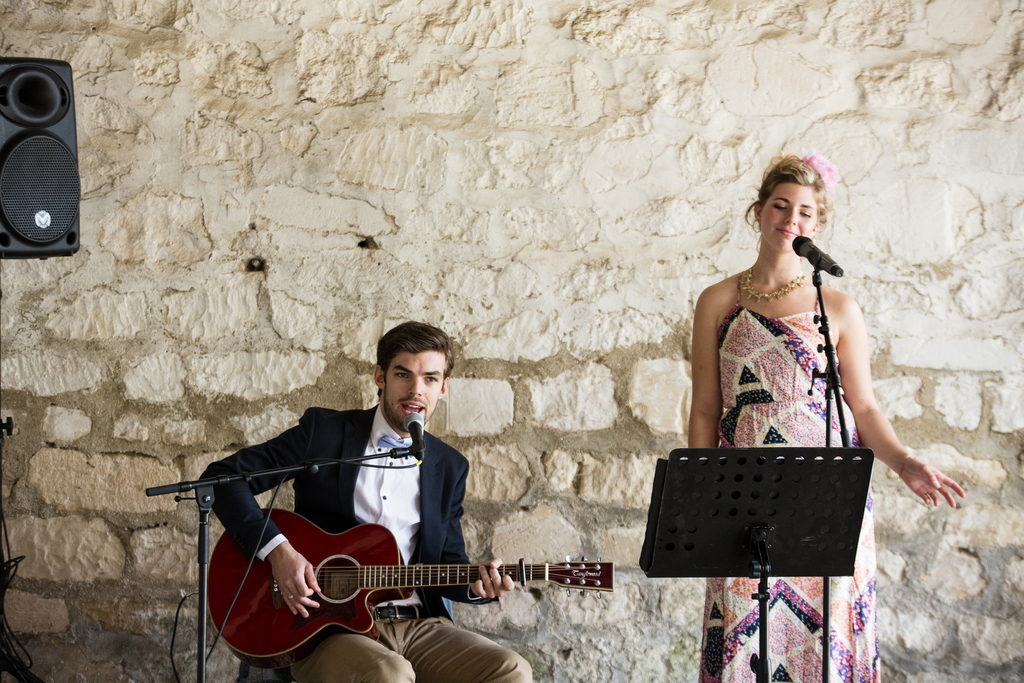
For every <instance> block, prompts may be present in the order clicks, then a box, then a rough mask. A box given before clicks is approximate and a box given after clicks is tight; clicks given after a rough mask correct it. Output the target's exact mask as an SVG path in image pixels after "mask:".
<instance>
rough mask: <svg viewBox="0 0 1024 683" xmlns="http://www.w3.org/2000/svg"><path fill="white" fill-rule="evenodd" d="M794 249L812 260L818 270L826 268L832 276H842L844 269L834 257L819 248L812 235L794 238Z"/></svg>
mask: <svg viewBox="0 0 1024 683" xmlns="http://www.w3.org/2000/svg"><path fill="white" fill-rule="evenodd" d="M793 251H795V252H796V253H797V254H799V255H800V256H803V257H804V258H805V259H807V260H808V261H810V263H811V265H812V266H814V268H815V269H816V270H824V271H825V272H826V273H828V274H829V275H831V276H832V277H842V276H843V269H842V268H840V267H839V264H838V263H836V262H835V261H833V260H832V257H831V256H829V255H828V254H826V253H825V252H823V251H822V250H821V249H818V247H817V246H815V244H814V242H812V241H811V238H810V237H804V236H803V235H801V236H800V237H797V238H796V239H794V240H793Z"/></svg>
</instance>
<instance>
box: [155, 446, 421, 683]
mask: <svg viewBox="0 0 1024 683" xmlns="http://www.w3.org/2000/svg"><path fill="white" fill-rule="evenodd" d="M411 454H412V453H411V451H410V449H408V448H395V449H392V450H391V451H390V452H389V453H375V454H373V455H364V456H360V457H358V458H348V459H346V460H332V459H323V460H307V461H306V462H303V463H300V464H298V465H288V466H286V467H275V468H273V469H269V470H258V471H255V472H241V473H239V474H222V475H220V476H216V477H207V478H206V479H195V480H192V481H179V482H178V483H176V484H166V485H164V486H153V487H151V488H148V489H146V495H147V496H164V495H167V494H168V493H174V494H181V493H185V492H187V491H195V492H196V495H195V497H194V498H184V497H182V496H181V495H175V496H174V500H175V501H177V502H180V501H182V500H194V501H196V505H197V506H198V508H199V531H198V537H197V540H196V546H197V548H198V550H199V553H198V557H197V562H198V563H199V606H198V607H197V616H198V620H197V622H196V629H197V631H198V633H197V635H196V682H197V683H206V607H207V601H208V599H209V590H210V510H212V509H213V503H214V500H215V496H214V492H213V489H214V487H215V486H219V485H221V484H229V483H231V482H233V481H245V482H246V483H248V482H249V481H250V480H251V479H257V478H260V477H269V476H273V475H275V474H290V473H291V472H301V471H303V470H305V471H307V472H309V473H310V474H316V473H317V472H319V471H320V466H321V465H341V464H346V463H351V464H359V463H361V462H363V461H366V460H375V459H377V458H382V457H387V456H388V455H390V456H391V457H395V458H400V457H404V456H407V455H411ZM172 656H173V653H172Z"/></svg>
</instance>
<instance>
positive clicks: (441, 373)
mask: <svg viewBox="0 0 1024 683" xmlns="http://www.w3.org/2000/svg"><path fill="white" fill-rule="evenodd" d="M453 364H454V352H453V349H452V344H451V340H450V339H449V338H448V335H446V334H445V333H444V332H443V331H442V330H440V329H438V328H436V327H432V326H430V325H426V324H424V323H418V322H406V323H403V324H401V325H399V326H398V327H395V328H394V329H392V330H390V331H389V332H388V333H386V334H385V335H384V336H383V337H381V339H380V341H379V343H378V346H377V366H376V368H375V369H374V381H375V382H376V384H377V388H378V396H379V397H380V403H379V405H378V406H377V407H376V408H374V409H371V410H368V411H361V410H352V411H345V412H339V411H335V410H330V409H326V408H310V409H309V410H307V411H306V413H305V414H304V415H303V416H302V418H301V419H300V421H299V424H298V425H297V426H295V427H293V428H291V429H289V430H287V431H285V432H284V433H282V434H281V435H279V436H277V437H275V438H274V439H271V440H270V441H267V442H266V443H263V444H260V445H257V446H252V447H250V448H245V449H242V450H241V451H239V452H237V453H235V454H234V455H232V456H230V457H228V458H225V459H224V460H221V461H219V462H215V463H213V464H211V465H210V466H209V467H208V468H207V470H206V471H205V472H204V473H203V475H202V476H203V478H207V477H216V476H219V475H224V474H235V473H241V472H253V471H258V470H265V469H272V468H277V467H284V466H288V465H295V464H298V463H302V462H304V461H307V460H311V459H337V460H342V461H345V460H349V459H354V458H361V457H363V456H367V455H374V454H378V453H379V454H382V456H383V457H381V458H379V459H376V460H369V461H363V462H358V463H357V462H350V463H343V464H340V465H334V466H331V467H323V468H320V471H319V472H316V473H313V472H310V471H302V472H300V473H298V474H297V475H287V476H288V477H294V479H295V482H294V489H295V512H296V513H298V514H299V515H301V516H302V517H305V518H306V519H307V520H309V521H310V522H311V523H312V524H314V525H316V526H317V527H319V528H320V529H323V530H324V531H326V532H329V533H332V534H336V533H340V532H344V531H347V530H348V529H351V528H353V527H356V526H358V525H360V524H364V523H375V524H379V525H382V526H384V527H387V529H389V530H390V531H391V533H392V534H393V535H394V537H395V541H396V543H397V545H398V550H399V551H400V553H401V559H402V560H403V561H404V563H406V564H408V563H409V562H410V561H413V562H417V563H423V564H436V563H456V564H467V563H468V558H467V556H466V549H465V542H464V540H463V536H462V522H461V520H462V514H463V508H462V502H463V498H464V497H465V493H466V477H467V473H468V470H469V463H468V462H467V460H466V458H465V457H463V456H462V455H461V454H460V453H459V452H458V451H456V450H455V449H453V448H452V447H450V446H448V445H447V444H445V443H443V442H442V441H440V440H439V439H437V438H435V437H433V436H431V435H430V434H426V433H424V434H423V437H422V439H423V442H422V443H423V453H422V455H421V456H420V458H421V462H422V465H421V466H415V465H414V463H416V459H415V458H407V457H406V458H402V457H398V458H394V457H388V456H387V454H388V453H389V452H390V451H391V450H392V449H394V448H408V447H409V442H410V441H411V438H410V434H409V432H408V431H406V430H407V429H408V428H409V425H410V424H411V421H417V420H418V419H419V418H412V419H411V420H410V418H408V417H407V416H408V415H410V414H412V413H418V414H419V415H420V416H421V417H422V420H423V421H426V420H429V418H430V416H431V414H432V413H433V412H434V408H435V407H436V405H437V401H438V399H440V398H441V397H443V396H444V395H445V394H447V392H448V380H449V375H450V374H451V371H452V366H453ZM421 424H422V423H421ZM367 464H370V465H376V466H375V467H371V466H366V465H367ZM279 479H280V478H279V477H277V478H271V477H262V478H259V479H255V478H254V479H251V480H250V481H249V482H248V483H245V482H244V481H239V482H232V483H229V484H222V485H219V486H218V487H217V489H216V503H215V505H214V512H215V513H216V514H217V516H218V518H219V519H220V520H221V522H222V523H223V524H224V527H225V529H226V531H227V534H228V535H229V536H230V538H231V539H232V540H234V542H235V543H236V544H237V545H238V548H239V549H240V550H241V551H242V553H244V554H245V555H247V556H251V555H252V554H253V553H254V552H255V555H256V558H257V559H258V560H265V561H266V562H268V563H269V564H270V567H271V573H272V575H273V579H274V581H275V582H276V590H278V591H280V597H281V598H283V605H284V606H285V607H287V609H288V610H290V612H291V613H292V615H294V616H295V620H296V622H299V621H301V620H302V619H307V618H310V617H315V616H316V612H317V610H318V609H320V608H321V603H322V601H323V598H324V597H325V595H329V594H330V593H329V592H327V593H326V594H325V593H324V592H323V591H322V590H321V586H320V585H319V582H318V577H317V573H316V568H315V567H314V566H313V565H312V564H311V563H310V562H309V561H308V560H307V559H306V558H305V557H304V556H303V555H302V554H301V553H299V552H298V551H297V550H296V549H295V548H294V547H293V546H292V543H290V542H289V540H288V538H286V537H285V535H284V534H282V533H281V532H280V530H279V529H278V528H277V525H276V524H275V523H274V519H273V518H271V519H270V521H269V522H265V516H264V514H263V511H262V510H261V509H260V506H259V504H258V503H257V502H256V499H255V495H256V494H258V493H262V492H263V491H266V490H268V489H270V488H271V487H273V486H276V485H277V484H278V483H279ZM265 523H266V531H265V532H263V534H262V536H261V531H262V530H263V529H264V524H265ZM500 566H501V560H498V559H494V560H492V561H491V563H490V565H489V566H483V567H479V578H478V579H477V580H476V581H475V583H472V584H470V585H469V586H468V587H467V586H466V585H445V586H427V587H420V588H417V589H416V590H415V592H414V593H413V594H412V595H411V597H409V598H405V599H396V600H389V601H387V602H386V603H381V604H379V605H377V606H376V608H375V609H374V611H373V618H374V626H375V630H376V631H377V632H378V633H379V638H378V639H373V638H371V637H367V636H366V635H362V634H360V633H353V632H347V631H344V630H341V631H340V632H332V633H331V634H330V635H327V636H326V637H324V639H323V640H322V642H320V643H319V645H317V646H316V647H315V649H313V650H312V652H311V653H310V654H309V655H308V656H306V657H304V658H303V659H301V661H298V662H296V663H293V664H292V665H291V676H292V677H293V678H294V679H295V680H296V681H300V682H301V683H341V682H342V681H344V682H345V683H348V682H349V681H360V682H362V683H377V682H380V683H396V682H398V683H401V682H406V681H408V682H410V683H411V682H412V681H419V682H420V683H424V682H428V683H429V682H431V681H436V682H438V683H441V682H442V681H443V682H445V683H462V682H465V683H482V682H484V681H487V682H489V683H529V682H530V681H532V678H533V674H532V671H531V669H530V665H529V663H528V662H527V661H526V660H525V659H524V658H523V657H521V656H520V655H519V654H517V653H515V652H513V651H511V650H508V649H506V648H503V647H501V646H499V645H497V644H496V643H493V642H491V641H490V640H488V639H487V638H484V637H483V636H480V635H478V634H475V633H470V632H468V631H465V630H463V629H460V628H457V627H455V626H454V624H453V623H452V615H451V608H450V602H451V601H456V602H465V603H478V604H483V603H487V602H490V601H491V600H492V599H494V598H498V597H501V595H503V594H504V593H506V592H508V591H510V590H513V588H514V583H513V581H512V578H511V577H510V576H508V575H505V576H504V577H502V576H500V575H499V571H498V568H499V567H500ZM394 597H398V598H401V595H400V594H399V595H396V596H394Z"/></svg>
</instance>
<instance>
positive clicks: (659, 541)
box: [640, 448, 874, 683]
mask: <svg viewBox="0 0 1024 683" xmlns="http://www.w3.org/2000/svg"><path fill="white" fill-rule="evenodd" d="M873 462H874V453H872V451H871V449H868V448H844V449H836V448H692V449H683V448H678V449H675V450H673V451H672V452H671V453H670V454H669V457H668V460H659V461H658V463H657V468H656V471H655V477H654V486H653V490H652V492H651V507H650V509H649V511H648V516H647V534H646V537H645V539H644V546H643V550H642V552H641V555H640V568H641V569H643V570H644V573H645V574H647V576H648V577H650V578H668V577H704V578H707V577H727V576H749V577H751V578H756V579H758V580H759V581H758V592H757V593H755V594H754V595H752V596H751V597H752V598H755V599H757V600H758V602H759V603H760V605H759V610H760V611H759V628H760V644H759V645H760V647H759V652H760V656H758V655H754V656H753V657H751V668H752V669H753V670H754V672H755V673H756V680H757V683H768V681H769V662H768V659H769V657H768V655H769V651H768V615H769V598H770V593H769V587H768V577H769V576H820V577H822V578H823V580H827V579H826V578H825V577H831V576H852V575H853V571H854V561H855V560H856V556H857V545H858V541H859V539H860V527H861V523H862V521H863V519H864V507H865V505H866V503H867V496H868V488H869V486H870V484H871V467H872V464H873ZM769 551H770V552H769ZM823 608H824V610H825V611H827V610H828V605H827V604H825V605H823ZM823 642H825V641H824V640H823ZM828 665H829V652H828V648H826V647H822V668H823V672H824V671H827V670H828Z"/></svg>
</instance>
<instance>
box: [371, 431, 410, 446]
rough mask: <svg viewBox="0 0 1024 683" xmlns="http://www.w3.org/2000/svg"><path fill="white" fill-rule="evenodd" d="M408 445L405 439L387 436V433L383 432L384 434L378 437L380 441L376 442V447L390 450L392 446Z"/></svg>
mask: <svg viewBox="0 0 1024 683" xmlns="http://www.w3.org/2000/svg"><path fill="white" fill-rule="evenodd" d="M408 447H409V444H407V443H406V442H405V440H403V439H396V438H395V437H393V436H388V435H387V434H385V435H384V436H382V437H380V441H378V442H377V448H386V449H388V450H391V449H393V448H408Z"/></svg>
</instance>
